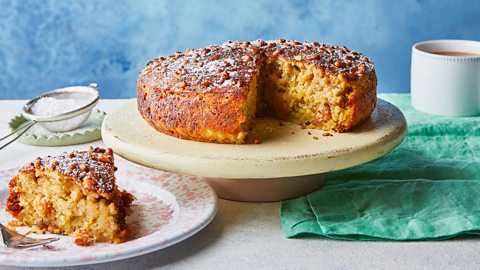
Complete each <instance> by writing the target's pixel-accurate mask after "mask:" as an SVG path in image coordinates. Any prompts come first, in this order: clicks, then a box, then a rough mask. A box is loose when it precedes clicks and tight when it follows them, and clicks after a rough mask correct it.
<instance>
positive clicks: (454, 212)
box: [280, 94, 480, 241]
mask: <svg viewBox="0 0 480 270" xmlns="http://www.w3.org/2000/svg"><path fill="white" fill-rule="evenodd" d="M379 96H380V98H383V99H385V100H387V101H389V102H391V103H393V104H395V105H396V106H397V107H399V108H400V109H401V110H402V111H403V113H404V114H405V117H406V118H407V122H408V133H407V137H406V138H405V140H404V141H403V143H402V144H401V145H400V146H399V147H398V148H396V149H395V150H394V151H392V152H391V153H389V154H387V155H386V156H384V157H382V158H380V159H378V160H374V161H371V162H368V163H366V164H363V165H360V166H356V167H353V168H350V169H346V170H342V171H338V172H331V173H328V174H326V183H325V185H324V187H322V188H320V189H319V190H317V191H315V192H313V193H311V194H308V195H306V196H303V197H299V198H296V199H292V200H287V201H283V202H282V203H281V208H280V217H281V225H282V230H283V232H284V234H285V236H286V237H311V236H318V235H319V236H324V237H328V238H333V239H341V240H361V241H363V240H377V241H379V240H426V239H431V240H433V239H438V240H440V239H448V238H451V237H454V236H457V235H460V234H476V235H478V234H480V117H440V116H433V115H429V114H425V113H421V112H419V111H416V110H415V109H413V108H412V106H411V105H410V95H408V94H383V95H379Z"/></svg>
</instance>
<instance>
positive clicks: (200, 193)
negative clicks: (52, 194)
mask: <svg viewBox="0 0 480 270" xmlns="http://www.w3.org/2000/svg"><path fill="white" fill-rule="evenodd" d="M116 166H117V167H118V171H117V172H116V178H117V184H118V186H119V188H120V189H126V190H128V191H129V192H131V193H132V194H134V195H135V196H136V198H137V200H136V201H134V203H133V205H132V208H133V213H132V215H131V216H129V217H128V218H127V223H128V224H130V225H131V226H132V227H133V233H132V236H131V239H130V240H129V241H127V242H125V243H122V244H116V245H115V244H107V243H96V244H94V245H92V246H89V247H80V246H76V245H75V244H73V242H72V241H73V239H72V238H71V237H68V236H60V241H58V242H55V243H52V244H49V245H47V246H45V247H41V248H36V249H30V250H18V249H11V248H7V247H3V246H2V247H0V264H3V265H15V266H71V265H85V264H94V263H102V262H108V261H116V260H121V259H126V258H131V257H134V256H139V255H143V254H146V253H150V252H153V251H157V250H160V249H163V248H166V247H168V246H171V245H173V244H176V243H178V242H181V241H183V240H185V239H187V238H188V237H190V236H192V235H194V234H195V233H197V232H199V231H200V230H202V229H203V228H204V227H205V226H207V225H208V224H209V223H210V222H211V221H212V220H213V218H214V217H215V214H216V213H217V196H216V194H215V192H214V191H213V189H212V188H211V187H210V186H209V185H208V184H207V183H205V182H204V181H202V180H201V178H199V177H194V176H184V175H179V174H173V173H167V172H162V171H158V170H154V169H150V168H147V167H143V166H140V165H137V164H134V163H131V162H129V161H126V160H124V159H122V158H120V157H118V156H116ZM17 171H18V168H14V169H9V170H3V171H0V222H1V223H2V224H7V223H8V222H9V221H10V220H12V217H11V215H10V214H9V213H7V212H5V201H6V198H7V196H8V182H9V180H10V179H11V178H12V177H13V176H14V175H15V174H16V173H17ZM18 231H19V232H22V233H25V232H27V231H28V228H26V227H24V228H19V229H18ZM30 236H32V237H39V238H41V237H48V236H51V235H50V234H45V235H35V234H32V235H30ZM56 236H58V235H56Z"/></svg>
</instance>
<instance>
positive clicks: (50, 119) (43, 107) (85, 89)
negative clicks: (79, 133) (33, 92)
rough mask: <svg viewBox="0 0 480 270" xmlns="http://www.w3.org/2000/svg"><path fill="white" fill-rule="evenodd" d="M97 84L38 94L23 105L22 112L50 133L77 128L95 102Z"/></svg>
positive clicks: (86, 117)
mask: <svg viewBox="0 0 480 270" xmlns="http://www.w3.org/2000/svg"><path fill="white" fill-rule="evenodd" d="M97 88H98V85H97V84H96V83H92V84H90V85H88V86H72V87H66V88H60V89H56V90H53V91H50V92H47V93H45V94H43V95H40V96H38V97H36V98H34V99H32V100H30V101H29V102H27V104H25V106H23V115H24V116H25V118H27V119H29V120H31V121H32V122H37V123H38V124H40V125H42V126H43V127H44V128H46V129H48V130H50V131H52V132H65V131H70V130H74V129H76V128H78V127H80V126H81V125H82V124H83V123H84V122H85V121H86V120H87V119H88V117H89V116H90V113H91V112H92V109H93V107H95V105H96V104H97V103H98V100H99V96H98V92H97Z"/></svg>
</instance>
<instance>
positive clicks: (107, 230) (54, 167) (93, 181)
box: [6, 147, 135, 246]
mask: <svg viewBox="0 0 480 270" xmlns="http://www.w3.org/2000/svg"><path fill="white" fill-rule="evenodd" d="M116 169H117V168H116V167H115V166H114V160H113V152H112V149H109V148H108V149H102V148H98V147H97V148H93V147H90V148H89V150H88V151H74V152H71V153H64V154H62V155H59V156H55V157H52V156H47V157H45V158H37V159H36V160H35V161H33V162H31V163H29V164H27V165H25V166H24V167H23V168H22V169H20V171H19V172H18V174H17V175H16V176H15V177H13V179H12V180H10V184H9V187H10V196H9V197H8V199H7V203H6V210H7V211H8V212H9V213H11V214H12V215H13V216H14V217H15V218H17V219H18V220H19V221H21V222H23V223H24V224H26V225H27V226H30V227H32V229H34V230H38V231H41V232H47V231H48V232H50V233H56V234H64V235H72V236H74V238H75V240H74V242H75V244H77V245H82V246H86V245H90V244H92V243H94V242H110V243H121V242H125V241H126V240H127V239H128V235H129V231H130V228H129V226H128V225H127V224H126V223H125V217H126V215H127V210H129V207H130V205H131V203H132V201H133V200H134V199H135V197H134V196H133V195H132V194H130V193H128V192H127V191H125V190H124V191H120V190H119V189H118V187H117V184H116V183H115V176H114V172H115V171H116Z"/></svg>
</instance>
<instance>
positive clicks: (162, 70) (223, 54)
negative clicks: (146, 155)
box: [137, 39, 377, 144]
mask: <svg viewBox="0 0 480 270" xmlns="http://www.w3.org/2000/svg"><path fill="white" fill-rule="evenodd" d="M376 87H377V77H376V74H375V69H374V66H373V62H372V61H371V60H370V59H369V58H368V57H365V56H364V55H362V54H360V53H357V52H354V51H351V50H349V49H347V48H346V47H338V46H335V45H326V44H321V43H317V42H298V41H287V40H284V39H279V40H275V41H263V40H257V41H254V42H248V41H247V42H232V41H228V42H226V43H224V44H222V45H210V46H208V47H206V48H202V49H198V50H193V49H188V50H186V51H185V52H184V53H181V52H177V53H175V54H174V55H170V56H167V57H158V58H155V59H153V60H152V61H150V62H149V63H147V65H146V66H145V68H143V70H142V71H141V72H140V75H139V76H138V80H137V101H138V110H139V112H140V114H141V116H142V117H143V118H144V119H145V120H146V121H147V122H148V123H149V124H150V125H151V126H152V127H154V128H155V129H156V130H158V131H160V132H163V133H165V134H169V135H172V136H176V137H179V138H183V139H189V140H195V141H202V142H214V143H236V144H242V143H244V142H245V137H246V136H247V133H248V130H249V129H250V128H251V126H252V125H253V120H254V119H255V117H261V116H271V117H276V118H278V119H280V120H284V121H290V122H294V123H297V124H300V125H303V126H305V127H306V128H316V129H322V130H325V131H334V132H348V131H351V130H352V129H353V128H354V127H355V126H357V125H359V124H360V123H362V122H363V121H364V120H365V119H367V118H368V117H369V116H370V114H371V113H372V111H373V109H374V108H375V105H376Z"/></svg>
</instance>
